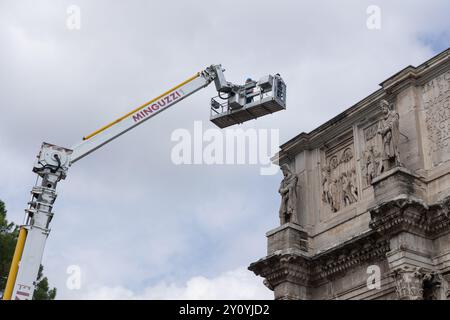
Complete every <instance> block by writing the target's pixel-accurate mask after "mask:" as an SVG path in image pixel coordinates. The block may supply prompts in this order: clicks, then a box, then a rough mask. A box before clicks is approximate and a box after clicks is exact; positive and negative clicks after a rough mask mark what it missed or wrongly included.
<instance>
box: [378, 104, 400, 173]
mask: <svg viewBox="0 0 450 320" xmlns="http://www.w3.org/2000/svg"><path fill="white" fill-rule="evenodd" d="M380 107H381V110H382V112H383V115H384V117H383V119H382V120H381V121H380V123H379V127H378V134H379V135H380V136H381V140H382V148H381V150H382V151H381V161H382V162H381V166H379V168H378V174H379V173H381V172H385V171H387V170H389V169H392V168H394V167H397V166H401V165H402V164H401V162H400V157H399V153H398V144H399V137H400V131H399V115H398V113H397V112H395V110H394V104H393V103H389V102H387V101H386V100H381V102H380Z"/></svg>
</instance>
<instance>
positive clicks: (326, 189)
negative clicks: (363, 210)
mask: <svg viewBox="0 0 450 320" xmlns="http://www.w3.org/2000/svg"><path fill="white" fill-rule="evenodd" d="M322 201H323V202H324V203H326V204H328V205H329V206H330V208H331V211H333V212H337V211H339V210H340V209H341V208H343V207H346V206H349V205H351V204H353V203H355V202H357V201H358V187H357V179H356V170H355V163H354V157H353V151H352V148H351V147H348V148H346V149H344V150H343V151H341V152H338V153H336V154H333V155H332V156H331V157H330V158H329V159H328V163H327V164H326V165H324V166H323V167H322Z"/></svg>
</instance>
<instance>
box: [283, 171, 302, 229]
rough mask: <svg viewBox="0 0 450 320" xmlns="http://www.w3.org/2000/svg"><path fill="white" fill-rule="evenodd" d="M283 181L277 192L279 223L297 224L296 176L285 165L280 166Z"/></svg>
mask: <svg viewBox="0 0 450 320" xmlns="http://www.w3.org/2000/svg"><path fill="white" fill-rule="evenodd" d="M281 171H282V172H283V176H284V178H283V180H281V184H280V189H279V190H278V192H279V193H280V195H281V206H280V212H279V213H280V223H281V224H282V225H283V224H285V223H288V222H292V223H297V224H298V219H297V182H298V176H297V175H295V174H293V173H292V172H291V170H290V169H289V166H288V165H287V164H283V165H282V166H281Z"/></svg>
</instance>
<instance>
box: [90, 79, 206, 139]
mask: <svg viewBox="0 0 450 320" xmlns="http://www.w3.org/2000/svg"><path fill="white" fill-rule="evenodd" d="M199 76H200V72H198V73H196V74H195V75H194V76H192V77H190V78H189V79H187V80H185V81H183V82H182V83H180V84H179V85H177V86H175V87H173V88H172V89H170V90H167V91H166V92H164V93H163V94H160V95H159V96H157V97H156V98H154V99H152V100H150V101H148V102H146V103H144V104H143V105H141V106H139V107H137V108H136V109H134V110H131V111H130V112H128V113H127V114H126V115H124V116H122V117H120V118H118V119H116V120H114V121H113V122H111V123H108V124H107V125H106V126H104V127H101V128H100V129H98V130H96V131H94V132H92V133H91V134H89V135H87V136H84V137H83V140H88V139H90V138H92V137H93V136H95V135H97V134H99V133H100V132H102V131H105V130H106V129H108V128H110V127H112V126H113V125H115V124H116V123H118V122H120V121H122V120H123V119H125V118H127V117H129V116H130V115H132V114H133V113H136V112H138V111H139V110H141V109H143V108H145V107H146V106H148V105H149V104H152V103H153V102H155V101H157V100H159V99H161V98H162V97H164V96H165V95H166V94H168V93H170V92H172V91H174V90H176V89H178V88H179V87H182V86H184V85H185V84H186V83H188V82H191V81H192V80H194V79H196V78H198V77H199Z"/></svg>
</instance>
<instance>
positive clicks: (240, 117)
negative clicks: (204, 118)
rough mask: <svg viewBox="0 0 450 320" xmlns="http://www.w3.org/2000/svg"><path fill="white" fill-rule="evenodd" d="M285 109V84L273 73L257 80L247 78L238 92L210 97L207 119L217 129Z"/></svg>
mask: <svg viewBox="0 0 450 320" xmlns="http://www.w3.org/2000/svg"><path fill="white" fill-rule="evenodd" d="M284 109H286V84H285V83H284V81H283V79H282V78H281V77H280V76H279V75H278V74H277V75H275V76H271V75H269V76H266V77H263V78H262V79H260V80H259V81H258V82H256V81H253V80H251V79H247V82H246V84H245V85H244V86H242V87H241V88H240V90H238V93H229V94H228V96H226V97H223V96H221V95H220V94H219V95H218V96H216V97H214V98H212V99H211V117H210V120H211V121H212V122H213V123H214V124H215V125H217V126H218V127H219V128H226V127H229V126H232V125H235V124H240V123H243V122H246V121H249V120H252V119H256V118H259V117H261V116H264V115H267V114H270V113H274V112H277V111H281V110H284Z"/></svg>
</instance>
